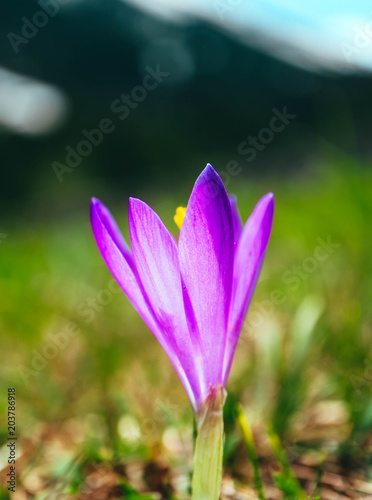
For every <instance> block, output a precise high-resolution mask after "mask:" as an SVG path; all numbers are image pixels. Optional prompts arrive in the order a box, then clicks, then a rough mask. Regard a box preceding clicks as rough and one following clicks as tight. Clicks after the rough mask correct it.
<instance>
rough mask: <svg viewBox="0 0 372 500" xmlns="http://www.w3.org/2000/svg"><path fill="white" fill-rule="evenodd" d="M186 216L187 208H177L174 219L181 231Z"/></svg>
mask: <svg viewBox="0 0 372 500" xmlns="http://www.w3.org/2000/svg"><path fill="white" fill-rule="evenodd" d="M185 215H186V208H185V207H177V209H176V214H175V216H174V217H173V219H174V222H175V223H176V224H177V226H178V229H181V227H182V224H183V220H184V218H185Z"/></svg>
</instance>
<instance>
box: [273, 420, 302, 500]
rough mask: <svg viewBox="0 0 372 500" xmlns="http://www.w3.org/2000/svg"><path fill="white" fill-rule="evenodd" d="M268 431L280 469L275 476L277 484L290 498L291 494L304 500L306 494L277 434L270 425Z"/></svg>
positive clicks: (297, 498) (298, 499) (297, 499)
mask: <svg viewBox="0 0 372 500" xmlns="http://www.w3.org/2000/svg"><path fill="white" fill-rule="evenodd" d="M268 433H269V440H270V444H271V447H272V449H273V451H274V454H275V457H276V459H277V461H278V463H279V466H280V469H281V473H280V474H279V475H277V477H276V478H275V479H276V483H277V485H278V486H279V488H280V489H281V490H282V492H283V493H285V494H287V495H288V494H290V495H291V496H290V498H292V495H293V498H296V500H306V499H307V498H308V497H307V494H306V492H305V491H304V490H303V489H302V487H301V485H300V483H299V482H298V479H297V478H296V476H295V474H294V472H293V470H292V468H291V466H290V464H289V461H288V459H287V456H286V454H285V451H284V448H283V446H282V443H281V442H280V439H279V436H278V435H277V434H276V432H275V431H274V429H273V427H272V426H271V427H269V431H268Z"/></svg>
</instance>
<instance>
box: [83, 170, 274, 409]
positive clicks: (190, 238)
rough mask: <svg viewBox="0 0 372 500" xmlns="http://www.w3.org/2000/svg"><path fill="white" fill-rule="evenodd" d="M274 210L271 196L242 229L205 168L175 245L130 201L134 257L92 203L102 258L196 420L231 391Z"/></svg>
mask: <svg viewBox="0 0 372 500" xmlns="http://www.w3.org/2000/svg"><path fill="white" fill-rule="evenodd" d="M273 210H274V197H273V195H272V194H271V193H269V194H267V195H265V196H264V197H263V198H261V199H260V201H259V202H258V204H257V205H256V207H255V209H254V211H253V213H252V215H251V216H250V217H249V219H248V221H247V223H246V224H245V226H244V227H243V224H242V222H241V218H240V215H239V212H238V209H237V205H236V200H235V198H233V197H230V198H229V196H228V195H227V193H226V190H225V187H224V185H223V183H222V181H221V179H220V177H219V176H218V174H217V173H216V171H215V170H214V169H213V167H212V166H211V165H209V164H208V165H207V167H206V168H205V169H204V170H203V172H202V173H201V174H200V176H199V178H198V179H197V181H196V183H195V186H194V188H193V191H192V193H191V196H190V199H189V202H188V204H187V210H186V212H185V214H184V221H183V224H182V227H181V230H180V234H179V239H178V243H177V241H176V240H175V239H174V237H173V236H172V235H171V234H170V232H169V231H168V229H167V228H166V227H165V226H164V224H163V223H162V221H161V220H160V218H159V217H158V215H157V214H156V213H155V212H154V211H153V210H152V209H151V208H150V207H149V206H148V205H146V203H144V202H143V201H140V200H138V199H135V198H131V199H130V201H129V231H130V243H131V249H130V248H129V247H128V245H127V243H126V242H125V241H124V238H123V236H122V234H121V232H120V231H119V229H118V227H117V225H116V223H115V221H114V219H113V218H112V216H111V214H110V212H109V211H108V210H107V208H106V207H105V206H104V205H103V204H102V203H101V202H100V201H99V200H97V199H93V200H92V205H91V220H92V226H93V232H94V236H95V238H96V242H97V245H98V248H99V250H100V252H101V254H102V257H103V259H104V261H105V262H106V264H107V266H108V268H109V270H110V271H111V273H112V275H113V276H114V278H115V279H116V281H117V282H118V284H119V285H120V287H121V288H122V290H123V291H124V293H125V294H126V295H127V296H128V298H129V300H130V301H131V302H132V304H133V305H134V307H135V308H136V309H137V311H138V313H139V314H140V315H141V317H142V319H143V320H144V321H145V323H146V324H147V326H148V327H149V329H150V330H151V331H152V332H153V334H154V335H155V337H156V338H157V339H158V341H159V342H160V344H161V346H162V347H163V349H164V350H165V352H166V353H167V354H168V356H169V358H170V360H171V362H172V364H173V366H174V368H175V370H176V372H177V373H178V375H179V377H180V379H181V381H182V384H183V385H184V388H185V390H186V392H187V394H188V397H189V399H190V401H191V404H192V407H193V409H194V411H195V413H196V414H198V412H200V409H201V407H202V404H203V401H205V400H206V399H207V397H208V395H209V394H210V393H211V391H212V390H214V389H215V388H217V387H218V386H222V387H225V385H226V382H227V378H228V375H229V371H230V368H231V363H232V359H233V356H234V351H235V348H236V344H237V341H238V339H239V334H240V331H241V328H242V325H243V321H244V318H245V316H246V313H247V310H248V307H249V304H250V302H251V299H252V296H253V293H254V290H255V287H256V284H257V280H258V277H259V274H260V271H261V267H262V264H263V260H264V256H265V252H266V247H267V244H268V241H269V237H270V232H271V225H272V218H273ZM179 217H180V215H178V218H179ZM181 218H182V216H181Z"/></svg>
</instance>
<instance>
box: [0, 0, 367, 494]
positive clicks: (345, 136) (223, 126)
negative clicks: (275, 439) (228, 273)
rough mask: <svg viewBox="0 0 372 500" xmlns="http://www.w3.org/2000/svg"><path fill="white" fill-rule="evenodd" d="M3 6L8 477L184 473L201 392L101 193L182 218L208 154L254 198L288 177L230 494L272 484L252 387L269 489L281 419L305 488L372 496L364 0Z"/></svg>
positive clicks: (161, 481)
mask: <svg viewBox="0 0 372 500" xmlns="http://www.w3.org/2000/svg"><path fill="white" fill-rule="evenodd" d="M0 11H1V15H0V35H1V44H0V148H1V170H0V214H1V217H0V294H1V300H0V311H1V316H0V335H1V337H0V342H1V356H2V363H1V367H0V401H1V408H2V415H0V422H1V442H0V445H1V447H0V469H2V471H3V472H2V479H4V477H5V473H6V460H7V449H6V437H7V427H6V419H5V417H6V397H7V389H8V387H16V391H17V431H18V435H19V441H18V457H19V458H18V469H17V470H18V487H17V493H16V494H15V495H14V498H15V499H16V500H24V499H28V498H37V499H43V498H80V499H85V498H96V499H100V498H124V497H125V498H127V497H136V498H138V496H139V495H140V493H141V495H142V494H145V495H149V494H150V493H149V492H154V491H155V492H158V493H157V495H158V496H159V495H162V496H163V497H164V498H172V496H173V495H175V496H176V497H177V498H178V497H182V495H183V496H187V494H188V488H189V477H190V471H191V469H192V429H193V425H192V412H191V409H190V407H189V403H188V400H187V398H186V396H185V394H184V391H183V388H182V386H181V384H180V382H179V381H178V379H177V377H176V375H175V373H174V372H173V370H172V368H171V365H170V363H169V361H168V360H167V358H166V356H165V354H164V353H163V352H162V351H161V348H160V346H159V345H158V344H157V343H156V341H155V339H154V338H153V337H152V335H151V333H150V332H149V331H148V330H147V328H146V326H145V325H144V324H143V323H142V321H141V320H140V319H139V318H138V316H137V314H136V312H135V311H134V309H133V308H132V307H131V305H130V304H129V302H128V300H127V299H126V297H125V296H124V295H123V294H122V293H121V292H119V291H118V290H117V288H116V287H115V284H114V282H113V280H112V278H111V276H110V274H109V272H108V270H107V269H106V267H105V265H104V263H103V261H102V259H101V257H100V255H99V253H98V251H97V249H96V246H95V242H94V240H93V237H92V233H91V229H90V223H89V202H90V198H91V197H92V196H96V197H98V198H100V199H101V200H102V201H104V203H105V204H106V205H107V206H109V207H110V209H111V210H112V212H113V214H114V215H115V217H116V219H117V221H118V223H119V226H120V227H121V228H122V229H123V232H124V234H125V235H126V236H127V235H128V230H127V207H128V197H129V196H136V197H139V198H141V199H143V200H145V201H146V202H147V203H149V204H150V205H151V206H152V207H153V208H154V209H155V210H156V211H157V212H158V213H159V215H160V216H161V217H162V219H163V220H164V221H165V223H166V225H167V226H168V228H169V229H170V230H171V231H172V232H174V234H175V235H176V234H177V231H178V230H177V227H176V226H175V225H174V222H173V214H174V211H175V208H176V207H177V206H178V205H181V204H183V205H184V204H186V202H187V199H188V196H189V193H190V191H191V189H192V185H193V182H194V181H195V179H196V177H197V175H198V174H199V173H200V171H201V170H202V169H203V168H204V166H205V164H206V163H207V162H211V163H212V165H213V166H214V167H215V169H216V170H217V171H218V172H219V173H220V175H221V177H222V179H223V181H224V182H225V185H226V187H227V189H228V191H229V192H230V193H234V194H236V195H237V196H238V203H239V207H240V209H241V213H242V216H243V218H244V219H246V218H247V217H248V216H249V214H250V212H251V210H252V209H253V207H254V205H255V203H256V202H257V200H258V199H259V197H260V196H261V195H262V194H264V193H265V192H268V191H272V192H274V194H275V198H276V213H275V220H274V229H273V234H272V238H271V242H270V245H269V249H268V252H267V257H266V261H265V265H264V268H263V272H262V276H261V279H260V282H259V284H258V287H257V291H256V294H255V297H254V301H253V304H252V307H251V310H250V313H249V315H248V319H247V322H246V325H245V327H244V329H243V332H242V336H241V340H240V342H239V345H238V348H237V353H236V358H235V363H234V367H233V370H232V373H231V377H230V380H229V384H228V387H227V389H228V392H229V394H230V398H231V400H229V399H228V402H227V405H226V430H227V434H226V446H225V447H226V450H225V483H224V490H223V492H224V495H226V496H227V497H228V496H229V495H230V497H229V498H234V495H237V493H236V491H238V492H239V491H240V493H239V494H240V495H243V497H244V494H245V495H246V496H245V497H244V498H256V497H255V496H254V491H253V486H252V478H251V476H252V473H251V469H250V466H249V462H248V459H247V457H246V454H245V452H244V448H243V447H242V443H241V437H240V433H239V429H238V428H237V426H236V424H235V423H234V419H233V415H232V410H231V407H232V403H231V402H229V401H233V400H236V399H237V400H240V401H241V402H242V403H243V406H244V409H245V410H246V413H247V415H248V417H249V419H250V421H251V424H252V427H253V429H254V435H255V438H256V441H257V445H258V449H259V456H260V464H261V469H262V472H263V474H264V478H265V485H266V486H265V487H266V488H267V492H268V498H281V496H280V493H278V491H279V489H278V488H277V487H275V485H274V481H273V479H272V472H274V471H275V470H277V468H278V467H279V466H280V463H279V464H278V463H277V461H275V459H274V458H273V456H272V451H270V446H269V444H268V441H267V432H266V429H267V427H268V426H272V428H273V429H275V432H276V433H277V434H278V435H279V436H280V437H281V439H282V443H284V448H285V450H286V454H287V457H288V460H289V462H290V463H291V464H292V466H293V470H294V471H295V473H296V475H297V477H298V478H299V479H300V481H301V484H302V485H304V487H305V488H306V489H307V492H308V494H309V495H312V496H315V495H316V494H319V492H320V490H321V491H322V495H323V496H322V498H372V496H371V495H372V488H371V484H370V477H371V447H372V439H371V437H372V434H371V428H372V402H371V392H372V391H371V384H372V348H371V334H372V332H371V328H372V327H371V319H372V314H371V313H372V310H371V302H372V277H371V276H372V275H371V267H372V264H371V254H372V236H371V220H372V171H371V153H372V151H371V140H370V138H371V133H372V121H371V119H372V107H371V99H372V77H371V70H372V11H371V7H370V5H369V3H368V2H364V1H353V2H350V1H343V2H338V3H337V4H334V5H333V4H332V5H331V3H329V5H327V4H324V2H320V1H314V0H313V1H312V2H308V1H304V2H302V4H301V5H298V4H297V3H296V2H294V1H291V0H272V1H260V2H259V1H250V2H244V1H239V0H211V1H199V2H194V1H192V0H188V1H186V0H185V1H181V2H179V4H177V5H174V4H172V3H171V2H167V1H166V0H162V1H159V2H156V3H152V2H149V1H147V0H139V1H135V0H132V1H131V2H125V1H121V0H105V1H103V0H91V1H89V2H88V1H84V0H70V1H67V0H64V1H62V0H45V1H42V0H40V2H35V1H33V0H32V1H31V0H27V1H26V0H14V1H13V2H12V3H8V4H5V3H4V4H3V5H1V7H0ZM154 74H155V75H157V76H156V77H154ZM148 75H152V76H150V77H149V76H148ZM149 82H150V83H151V84H152V87H153V88H148V89H147V90H146V89H145V90H143V89H144V87H143V85H147V84H148V83H149ZM155 83H156V85H155ZM128 96H129V97H128ZM128 99H129V100H128ZM120 101H121V102H120ZM123 101H125V102H123ZM283 114H284V118H283ZM276 116H281V117H282V118H281V121H282V124H283V126H281V127H280V130H276V129H275V126H273V123H275V124H276V126H277V127H278V123H279V122H278V121H275V122H273V119H274V117H276ZM279 121H280V120H279ZM100 127H101V132H97V130H98V129H99V128H100ZM102 129H104V132H102ZM249 137H251V139H248V138H249ZM255 138H256V139H255ZM249 140H251V141H255V142H254V143H253V142H252V144H251V145H248V144H247V141H249ZM82 141H83V142H82ZM84 141H85V142H84ZM87 141H88V142H87ZM89 141H90V142H89ZM94 142H95V144H92V143H94ZM229 488H230V489H229ZM138 491H139V492H140V493H138ZM146 492H147V493H146ZM244 492H245V493H244ZM248 494H249V495H251V496H247V495H248ZM1 495H2V498H8V497H7V493H6V489H5V488H4V490H3V491H2V493H1ZM270 495H271V496H270ZM332 495H333V496H332ZM368 495H370V496H368ZM147 498H148V496H147ZM155 498H156V497H155ZM285 498H291V497H285Z"/></svg>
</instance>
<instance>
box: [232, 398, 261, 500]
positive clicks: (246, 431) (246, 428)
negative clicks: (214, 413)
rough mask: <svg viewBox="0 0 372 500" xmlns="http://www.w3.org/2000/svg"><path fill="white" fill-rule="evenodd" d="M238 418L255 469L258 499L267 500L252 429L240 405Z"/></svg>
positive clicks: (237, 407)
mask: <svg viewBox="0 0 372 500" xmlns="http://www.w3.org/2000/svg"><path fill="white" fill-rule="evenodd" d="M235 412H236V418H237V420H238V423H239V426H240V429H241V431H242V434H243V439H244V443H245V446H246V448H247V452H248V456H249V459H250V461H251V464H252V467H253V475H254V484H255V487H256V490H257V493H258V498H259V499H260V500H265V494H264V490H263V485H262V479H261V473H260V468H259V465H258V456H257V453H256V447H255V445H254V441H253V436H252V431H251V427H250V425H249V422H248V419H247V417H246V416H245V414H244V411H243V408H242V407H241V405H240V404H236V406H235Z"/></svg>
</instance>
